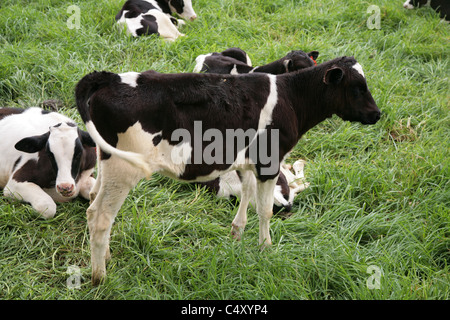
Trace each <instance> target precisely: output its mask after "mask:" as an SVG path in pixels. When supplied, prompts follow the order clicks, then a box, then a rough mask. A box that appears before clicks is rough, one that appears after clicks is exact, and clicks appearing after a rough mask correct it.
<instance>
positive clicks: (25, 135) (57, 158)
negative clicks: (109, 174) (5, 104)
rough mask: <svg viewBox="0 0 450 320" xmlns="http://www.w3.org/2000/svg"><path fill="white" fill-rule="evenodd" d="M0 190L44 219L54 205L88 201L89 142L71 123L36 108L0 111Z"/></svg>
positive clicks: (92, 152) (91, 168)
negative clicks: (82, 198)
mask: <svg viewBox="0 0 450 320" xmlns="http://www.w3.org/2000/svg"><path fill="white" fill-rule="evenodd" d="M0 137H2V139H1V141H0V188H2V189H3V194H4V195H5V196H6V197H11V198H15V199H18V200H21V201H24V202H28V203H30V204H31V206H32V207H33V208H34V209H35V210H36V211H38V212H39V213H40V214H41V215H42V216H43V217H44V218H51V217H53V216H54V215H55V213H56V204H55V201H56V202H65V201H69V200H71V199H74V198H75V197H77V196H78V195H81V196H82V197H84V198H86V199H89V192H90V191H91V188H92V186H93V185H94V183H95V179H94V178H93V177H92V173H93V171H94V167H95V164H96V160H97V156H96V152H95V143H94V142H93V141H92V139H91V138H90V136H89V134H88V133H87V132H84V131H82V130H80V129H78V127H77V125H76V124H75V122H74V121H73V120H71V119H69V118H67V117H66V116H63V115H61V114H59V113H56V112H48V111H44V110H42V109H40V108H29V109H16V108H0Z"/></svg>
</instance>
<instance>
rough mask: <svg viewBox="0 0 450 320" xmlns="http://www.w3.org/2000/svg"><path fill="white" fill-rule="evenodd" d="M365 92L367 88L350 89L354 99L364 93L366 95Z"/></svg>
mask: <svg viewBox="0 0 450 320" xmlns="http://www.w3.org/2000/svg"><path fill="white" fill-rule="evenodd" d="M366 91H367V88H366V87H363V86H356V87H353V88H352V94H353V96H354V97H355V98H356V97H359V96H361V95H363V94H364V93H366Z"/></svg>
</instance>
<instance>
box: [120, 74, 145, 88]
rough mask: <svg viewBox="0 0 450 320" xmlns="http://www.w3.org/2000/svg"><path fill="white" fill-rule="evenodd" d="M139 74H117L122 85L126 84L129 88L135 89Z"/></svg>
mask: <svg viewBox="0 0 450 320" xmlns="http://www.w3.org/2000/svg"><path fill="white" fill-rule="evenodd" d="M139 75H140V73H138V72H125V73H121V74H119V76H120V80H121V81H122V83H126V84H128V85H129V86H131V87H133V88H136V87H137V82H136V81H137V78H138V77H139Z"/></svg>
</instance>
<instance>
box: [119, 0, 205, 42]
mask: <svg viewBox="0 0 450 320" xmlns="http://www.w3.org/2000/svg"><path fill="white" fill-rule="evenodd" d="M174 13H176V14H178V15H180V16H181V17H182V18H184V19H189V20H194V19H196V18H197V15H196V14H195V12H194V9H193V8H192V1H191V0H127V2H125V4H124V5H123V7H122V9H121V10H120V11H119V13H118V14H117V15H116V20H117V23H118V24H120V25H125V26H126V28H127V31H128V32H129V33H130V34H132V35H133V36H135V37H138V36H142V35H149V34H157V35H160V36H161V37H163V38H165V39H166V40H170V41H174V40H175V39H177V38H178V37H179V36H182V35H183V34H181V33H180V32H179V31H178V28H177V25H178V24H184V21H183V20H178V19H176V18H174V17H173V16H172V14H174Z"/></svg>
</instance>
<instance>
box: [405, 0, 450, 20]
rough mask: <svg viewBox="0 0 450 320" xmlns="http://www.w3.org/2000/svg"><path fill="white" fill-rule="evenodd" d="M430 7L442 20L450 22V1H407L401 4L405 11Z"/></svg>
mask: <svg viewBox="0 0 450 320" xmlns="http://www.w3.org/2000/svg"><path fill="white" fill-rule="evenodd" d="M423 6H430V7H431V8H433V10H435V11H436V12H439V15H440V17H441V18H442V19H446V20H447V21H449V20H450V1H449V0H407V1H406V2H405V3H403V7H404V8H406V9H414V8H415V7H423Z"/></svg>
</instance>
